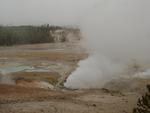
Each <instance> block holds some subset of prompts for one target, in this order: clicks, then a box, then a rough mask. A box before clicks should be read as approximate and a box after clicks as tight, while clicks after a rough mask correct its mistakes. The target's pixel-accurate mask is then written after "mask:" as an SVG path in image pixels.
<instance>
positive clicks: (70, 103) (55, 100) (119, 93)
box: [0, 43, 150, 113]
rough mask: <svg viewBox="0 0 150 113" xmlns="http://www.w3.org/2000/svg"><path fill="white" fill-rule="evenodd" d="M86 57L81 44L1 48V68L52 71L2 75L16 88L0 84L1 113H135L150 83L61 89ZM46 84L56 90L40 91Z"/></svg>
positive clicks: (111, 83)
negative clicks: (28, 68)
mask: <svg viewBox="0 0 150 113" xmlns="http://www.w3.org/2000/svg"><path fill="white" fill-rule="evenodd" d="M87 56H88V55H87V54H86V53H85V50H84V49H81V47H80V46H79V44H78V43H71V44H69V43H58V44H35V45H21V46H13V47H0V68H6V69H10V70H11V69H12V68H13V67H19V66H24V65H25V66H29V67H33V68H35V69H43V68H44V69H45V68H46V69H47V67H49V68H48V69H47V70H48V71H49V72H36V71H34V72H32V71H29V72H28V71H27V70H22V71H17V72H12V73H9V74H7V73H6V74H5V75H3V77H5V76H10V77H11V79H13V80H15V83H16V84H13V85H6V84H0V113H132V109H133V108H134V107H135V106H136V103H137V100H138V97H139V96H141V95H142V93H143V92H144V91H145V90H144V88H145V85H146V84H148V83H150V80H148V79H146V80H142V79H133V80H127V79H125V80H117V81H112V82H110V83H109V84H107V85H106V88H107V89H95V90H94V89H93V90H92V89H91V90H90V89H89V90H83V89H81V90H68V89H65V88H63V87H60V85H62V83H63V82H64V81H65V79H66V78H67V76H69V74H70V73H72V71H74V70H75V69H76V68H77V66H78V65H77V63H78V61H79V60H81V59H84V58H86V57H87ZM8 67H9V68H8ZM3 73H4V72H3ZM1 76H2V75H0V77H1ZM43 81H44V82H48V83H51V84H53V85H54V87H55V88H54V89H53V90H47V89H42V88H39V87H37V86H38V85H37V84H39V83H40V82H43Z"/></svg>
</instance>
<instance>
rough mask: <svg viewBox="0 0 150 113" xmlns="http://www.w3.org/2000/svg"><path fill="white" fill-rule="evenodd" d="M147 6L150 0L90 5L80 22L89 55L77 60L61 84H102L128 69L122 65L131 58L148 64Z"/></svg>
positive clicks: (116, 0)
mask: <svg viewBox="0 0 150 113" xmlns="http://www.w3.org/2000/svg"><path fill="white" fill-rule="evenodd" d="M149 6H150V0H101V2H100V4H99V5H97V7H95V8H93V9H91V11H90V13H89V14H88V15H87V16H86V17H85V19H84V24H83V25H82V33H83V36H84V39H83V45H84V46H85V47H86V48H87V49H88V51H89V54H90V55H89V58H87V59H85V60H83V61H81V62H79V67H78V68H77V70H76V71H75V72H73V73H72V74H71V75H70V76H69V78H68V79H67V81H66V83H65V84H64V85H65V86H66V87H68V88H101V87H103V85H104V84H105V83H107V82H109V81H110V80H112V79H113V78H115V77H118V76H120V75H121V73H124V72H125V71H127V70H126V68H125V67H127V66H128V64H129V63H131V61H133V60H134V61H136V62H138V64H139V65H140V66H145V65H147V67H146V68H149V67H148V66H149V64H150V62H149V61H150V57H149V56H150V52H149V50H150V7H149ZM144 68H145V67H144ZM145 70H146V69H145Z"/></svg>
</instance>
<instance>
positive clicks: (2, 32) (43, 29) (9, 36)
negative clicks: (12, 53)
mask: <svg viewBox="0 0 150 113" xmlns="http://www.w3.org/2000/svg"><path fill="white" fill-rule="evenodd" d="M57 29H63V27H59V26H49V25H42V26H0V46H11V45H19V44H36V43H52V42H54V37H53V36H52V35H51V34H50V31H52V32H53V31H55V30H57Z"/></svg>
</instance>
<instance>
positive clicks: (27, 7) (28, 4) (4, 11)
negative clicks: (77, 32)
mask: <svg viewBox="0 0 150 113" xmlns="http://www.w3.org/2000/svg"><path fill="white" fill-rule="evenodd" d="M96 1H97V0H88V1H87V0H0V24H2V25H24V24H27V25H29V24H32V25H33V24H34V25H39V24H47V23H48V24H52V25H78V24H79V23H80V21H81V18H82V15H84V13H85V12H86V11H87V9H89V8H90V7H92V6H93V5H94V4H96Z"/></svg>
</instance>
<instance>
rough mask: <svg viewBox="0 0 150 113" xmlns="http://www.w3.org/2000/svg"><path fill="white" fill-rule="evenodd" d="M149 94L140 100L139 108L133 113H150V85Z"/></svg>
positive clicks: (149, 86)
mask: <svg viewBox="0 0 150 113" xmlns="http://www.w3.org/2000/svg"><path fill="white" fill-rule="evenodd" d="M147 89H148V92H147V93H146V94H145V95H143V96H142V97H141V98H139V99H138V103H137V107H136V108H134V109H133V113H150V85H147Z"/></svg>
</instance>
